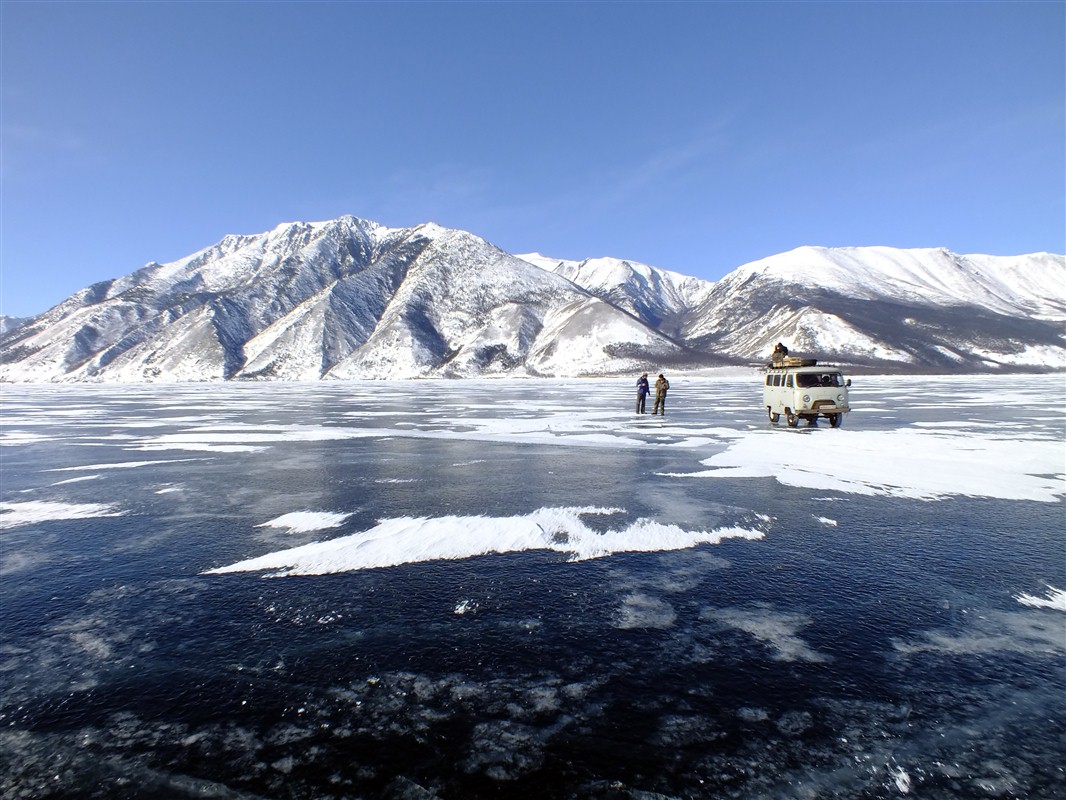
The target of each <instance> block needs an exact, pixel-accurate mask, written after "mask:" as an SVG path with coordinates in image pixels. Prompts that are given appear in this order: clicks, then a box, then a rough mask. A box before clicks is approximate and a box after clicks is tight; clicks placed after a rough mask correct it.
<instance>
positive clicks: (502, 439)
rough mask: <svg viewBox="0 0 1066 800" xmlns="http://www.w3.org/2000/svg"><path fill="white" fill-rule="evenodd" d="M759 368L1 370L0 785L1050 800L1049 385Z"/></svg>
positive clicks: (1058, 787)
mask: <svg viewBox="0 0 1066 800" xmlns="http://www.w3.org/2000/svg"><path fill="white" fill-rule="evenodd" d="M758 380H759V379H758V378H757V377H751V378H743V379H742V378H736V377H730V378H686V377H683V376H678V377H676V378H675V377H671V383H672V385H673V389H672V391H671V392H670V396H669V400H668V408H667V416H666V417H665V418H664V419H661V420H660V419H658V418H653V417H652V416H650V415H648V416H645V417H641V418H638V417H635V416H634V415H633V414H632V413H631V410H632V404H633V391H632V388H631V387H632V384H633V381H632V380H629V379H625V380H560V381H467V382H429V381H424V382H410V383H366V384H349V383H330V382H327V383H315V384H248V385H217V384H214V385H208V384H199V385H177V386H50V387H25V386H10V385H6V386H3V387H2V393H3V394H2V401H3V406H2V413H3V420H2V422H3V425H2V432H0V443H2V448H3V458H2V461H0V478H2V498H0V548H2V549H0V554H2V581H0V615H2V616H0V622H2V630H0V686H2V689H3V695H2V700H0V796H3V797H5V798H23V797H25V798H30V797H32V798H40V797H63V798H134V797H136V798H142V797H143V798H158V797H234V798H236V797H241V798H247V797H269V798H312V797H315V798H319V797H321V798H333V797H337V798H340V797H346V798H355V797H358V798H441V799H442V800H443V799H445V798H447V799H449V800H451V799H459V798H461V799H463V800H466V799H468V798H475V799H476V798H487V797H493V798H500V797H508V798H510V797H515V798H621V799H625V798H632V799H633V800H637V798H642V799H644V800H647V799H648V798H659V797H666V798H782V797H789V798H792V797H795V798H829V797H832V798H882V797H902V796H907V795H910V796H914V797H921V798H958V797H1013V798H1061V797H1064V796H1066V593H1064V592H1063V590H1064V589H1066V534H1064V530H1066V514H1064V499H1063V498H1064V492H1066V483H1064V471H1066V463H1064V461H1066V417H1064V407H1066V384H1064V379H1063V377H1062V376H1061V375H1058V376H1028V377H1026V376H996V377H992V378H989V377H981V378H974V377H965V378H963V377H873V376H862V377H859V378H856V379H855V385H854V386H853V387H852V405H853V408H854V410H853V411H852V413H851V414H849V415H848V417H847V419H846V421H845V423H844V427H842V428H840V429H835V430H834V429H830V428H829V426H828V424H827V423H825V422H822V423H821V424H820V425H819V427H818V428H816V429H808V428H804V427H800V428H798V429H795V430H792V429H788V428H786V427H785V426H784V424H781V425H779V426H773V425H770V424H769V422H768V421H767V419H766V415H765V412H763V411H761V410H760V408H759V405H760V389H761V387H760V385H759V382H758ZM649 406H650V402H649Z"/></svg>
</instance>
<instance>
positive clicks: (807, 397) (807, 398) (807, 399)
mask: <svg viewBox="0 0 1066 800" xmlns="http://www.w3.org/2000/svg"><path fill="white" fill-rule="evenodd" d="M803 402H804V404H806V403H810V402H811V396H810V395H809V394H805V395H803Z"/></svg>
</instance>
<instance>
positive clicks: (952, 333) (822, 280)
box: [681, 247, 1066, 370]
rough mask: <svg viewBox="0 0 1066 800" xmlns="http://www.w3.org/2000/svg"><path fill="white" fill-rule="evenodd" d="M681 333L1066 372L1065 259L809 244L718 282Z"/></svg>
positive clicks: (854, 359)
mask: <svg viewBox="0 0 1066 800" xmlns="http://www.w3.org/2000/svg"><path fill="white" fill-rule="evenodd" d="M681 335H682V337H683V338H684V340H685V341H687V342H689V343H690V344H691V345H693V346H695V347H698V348H712V349H716V350H722V351H725V352H729V353H732V354H734V355H738V356H743V357H748V358H756V357H759V356H760V355H762V354H765V353H766V352H768V348H770V347H772V345H773V343H774V342H776V341H784V342H786V343H787V344H788V345H789V346H790V347H791V348H792V349H794V350H799V351H803V352H808V353H812V354H817V355H819V356H822V357H828V358H834V359H837V360H841V361H845V362H850V363H859V364H871V365H879V366H883V367H888V368H891V367H898V366H904V367H909V368H936V369H957V368H963V369H977V370H980V369H997V368H1002V367H1025V368H1053V369H1063V368H1066V258H1064V257H1063V256H1061V255H1053V254H1050V253H1036V254H1032V255H1023V256H985V255H965V256H964V255H957V254H955V253H952V252H950V251H948V250H944V249H917V250H900V249H895V248H889V247H852V248H833V249H830V248H822V247H801V248H798V249H796V250H792V251H790V252H788V253H781V254H779V255H775V256H771V257H769V258H765V259H762V260H760V261H755V262H752V263H750V264H746V265H744V266H742V267H740V268H739V269H737V270H735V271H733V272H732V273H730V274H729V275H727V276H726V277H724V278H723V279H722V280H721V281H719V282H717V283H716V284H715V285H714V290H713V291H712V292H711V294H710V295H708V296H707V297H706V298H705V299H704V300H703V302H702V303H700V304H699V305H698V306H696V307H695V308H694V309H693V311H692V313H691V314H690V315H689V316H688V320H687V324H686V325H685V326H684V328H683V330H682V332H681Z"/></svg>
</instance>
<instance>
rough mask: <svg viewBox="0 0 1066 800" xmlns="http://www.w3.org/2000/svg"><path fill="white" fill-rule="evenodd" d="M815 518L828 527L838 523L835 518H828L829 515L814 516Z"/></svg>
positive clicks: (833, 526)
mask: <svg viewBox="0 0 1066 800" xmlns="http://www.w3.org/2000/svg"><path fill="white" fill-rule="evenodd" d="M815 519H816V520H818V521H819V522H820V523H822V524H823V525H826V526H828V527H830V528H835V527H836V526H837V525H838V523H837V521H836V520H835V519H829V517H815Z"/></svg>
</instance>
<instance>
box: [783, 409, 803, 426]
mask: <svg viewBox="0 0 1066 800" xmlns="http://www.w3.org/2000/svg"><path fill="white" fill-rule="evenodd" d="M799 421H800V418H799V417H797V416H796V415H795V414H793V413H792V412H791V411H786V412H785V422H787V423H788V427H790V428H795V427H796V426H797V425H799Z"/></svg>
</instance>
